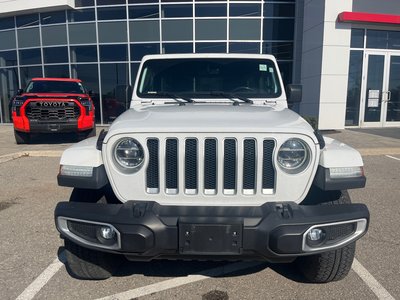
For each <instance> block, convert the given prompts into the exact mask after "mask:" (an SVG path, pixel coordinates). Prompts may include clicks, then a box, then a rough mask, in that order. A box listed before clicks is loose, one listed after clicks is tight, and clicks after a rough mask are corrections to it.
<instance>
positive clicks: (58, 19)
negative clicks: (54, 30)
mask: <svg viewBox="0 0 400 300" xmlns="http://www.w3.org/2000/svg"><path fill="white" fill-rule="evenodd" d="M40 19H41V22H42V24H43V25H46V24H56V23H65V11H57V12H51V13H41V14H40Z"/></svg>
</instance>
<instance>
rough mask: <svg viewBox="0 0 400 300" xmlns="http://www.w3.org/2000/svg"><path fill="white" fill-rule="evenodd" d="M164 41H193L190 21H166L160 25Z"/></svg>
mask: <svg viewBox="0 0 400 300" xmlns="http://www.w3.org/2000/svg"><path fill="white" fill-rule="evenodd" d="M162 36H163V40H164V41H186V40H192V39H193V22H192V20H166V21H163V23H162Z"/></svg>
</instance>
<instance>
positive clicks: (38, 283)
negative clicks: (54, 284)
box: [16, 253, 65, 300]
mask: <svg viewBox="0 0 400 300" xmlns="http://www.w3.org/2000/svg"><path fill="white" fill-rule="evenodd" d="M64 262H65V257H64V253H61V254H60V257H59V258H58V257H57V258H56V259H55V260H54V261H53V262H52V263H51V264H50V265H49V266H48V267H47V268H46V270H44V271H43V272H42V273H41V274H40V275H39V276H38V277H37V278H36V279H35V280H34V281H33V282H32V283H31V284H30V285H29V286H28V287H27V288H26V289H25V290H24V291H23V292H22V294H21V295H19V296H18V298H17V299H16V300H31V299H33V297H35V295H36V294H37V293H39V291H40V290H41V289H42V288H43V287H44V286H45V285H46V283H47V282H49V280H50V279H51V278H52V277H53V276H54V275H55V274H56V273H57V272H58V270H60V268H61V267H62V266H63V265H64Z"/></svg>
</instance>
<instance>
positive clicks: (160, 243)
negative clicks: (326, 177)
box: [55, 201, 369, 262]
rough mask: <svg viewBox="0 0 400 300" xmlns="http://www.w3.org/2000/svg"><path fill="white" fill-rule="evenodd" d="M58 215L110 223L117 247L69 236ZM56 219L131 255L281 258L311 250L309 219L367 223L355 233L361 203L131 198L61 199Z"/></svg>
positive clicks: (361, 214) (148, 257)
mask: <svg viewBox="0 0 400 300" xmlns="http://www.w3.org/2000/svg"><path fill="white" fill-rule="evenodd" d="M59 217H62V218H65V219H74V220H81V221H90V222H99V223H105V224H110V225H112V226H114V227H115V228H116V229H117V230H118V232H119V233H120V247H119V249H100V248H99V247H96V246H93V245H88V244H86V243H85V242H82V241H78V240H75V239H73V238H71V237H70V236H68V235H66V234H65V232H63V231H62V230H60V228H59V223H58V221H57V220H58V218H59ZM55 219H56V226H57V229H58V230H59V231H60V233H61V235H62V237H64V238H68V239H71V240H73V241H74V242H76V243H77V244H80V245H81V246H84V247H87V248H92V249H96V250H100V251H107V252H113V253H120V254H124V255H125V256H126V257H127V258H128V259H132V260H151V259H155V258H176V259H193V258H201V259H220V260H222V259H244V258H247V257H250V258H252V259H257V258H261V259H266V260H268V261H271V262H283V261H291V260H293V259H294V258H295V257H297V256H299V255H307V254H312V253H307V252H306V251H304V249H303V244H304V237H303V235H304V233H305V232H306V231H307V230H308V229H309V228H310V227H311V226H313V225H318V224H329V223H336V222H346V221H351V220H361V219H363V220H365V226H366V227H365V231H363V232H362V233H361V234H360V235H359V236H358V237H357V239H358V238H360V237H361V236H362V235H363V234H365V232H366V230H367V228H368V222H369V212H368V209H367V207H366V206H365V205H364V204H343V205H318V206H303V205H297V204H295V203H285V204H282V203H267V204H264V205H263V206H260V207H192V206H162V205H159V204H158V203H155V202H133V201H129V202H127V203H125V204H107V205H104V204H92V203H77V202H60V203H58V205H57V207H56V209H55ZM342 246H343V245H342ZM337 248H339V247H337ZM317 252H318V251H316V252H313V253H317ZM319 252H322V251H319Z"/></svg>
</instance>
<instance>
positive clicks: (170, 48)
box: [162, 43, 193, 53]
mask: <svg viewBox="0 0 400 300" xmlns="http://www.w3.org/2000/svg"><path fill="white" fill-rule="evenodd" d="M162 48H163V53H193V44H192V43H165V44H163V46H162Z"/></svg>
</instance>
